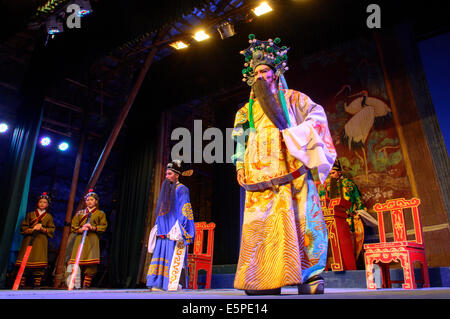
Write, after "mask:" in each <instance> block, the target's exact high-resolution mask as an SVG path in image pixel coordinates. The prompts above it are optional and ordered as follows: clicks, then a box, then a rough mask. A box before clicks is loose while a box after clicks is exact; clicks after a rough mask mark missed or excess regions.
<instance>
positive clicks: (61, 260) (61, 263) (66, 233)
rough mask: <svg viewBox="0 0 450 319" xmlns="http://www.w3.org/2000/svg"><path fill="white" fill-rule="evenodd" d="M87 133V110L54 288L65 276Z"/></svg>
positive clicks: (57, 286) (59, 284) (58, 285)
mask: <svg viewBox="0 0 450 319" xmlns="http://www.w3.org/2000/svg"><path fill="white" fill-rule="evenodd" d="M86 135H87V112H85V114H84V120H83V127H82V129H81V138H80V143H79V145H78V153H77V157H76V160H75V167H74V169H73V176H72V185H71V186H70V193H69V201H68V202H67V209H66V218H65V222H64V228H63V234H62V238H61V245H60V246H59V253H58V259H57V264H56V272H55V282H54V284H53V287H54V288H59V287H60V286H61V280H62V276H63V274H62V269H63V267H64V255H65V251H66V246H67V240H68V237H69V232H70V223H71V221H72V211H73V206H74V203H75V195H76V192H77V185H78V178H79V176H80V166H81V160H82V157H83V149H84V144H85V142H86Z"/></svg>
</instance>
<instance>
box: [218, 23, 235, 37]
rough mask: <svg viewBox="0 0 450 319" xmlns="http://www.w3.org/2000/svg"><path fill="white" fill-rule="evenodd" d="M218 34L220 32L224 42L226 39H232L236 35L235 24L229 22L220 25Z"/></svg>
mask: <svg viewBox="0 0 450 319" xmlns="http://www.w3.org/2000/svg"><path fill="white" fill-rule="evenodd" d="M217 32H219V34H220V37H221V38H222V40H223V39H225V38H229V37H232V36H233V35H235V34H236V32H234V26H233V24H231V22H229V21H226V22H224V23H222V24H219V25H218V26H217Z"/></svg>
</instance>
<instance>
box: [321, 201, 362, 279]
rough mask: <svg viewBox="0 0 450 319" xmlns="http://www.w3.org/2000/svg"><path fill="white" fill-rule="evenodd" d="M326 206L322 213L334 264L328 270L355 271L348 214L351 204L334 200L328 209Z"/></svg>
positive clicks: (323, 207)
mask: <svg viewBox="0 0 450 319" xmlns="http://www.w3.org/2000/svg"><path fill="white" fill-rule="evenodd" d="M324 204H325V203H322V211H323V214H324V218H325V224H326V225H327V230H328V243H329V246H330V251H331V255H332V256H331V257H332V258H331V259H332V262H331V263H329V265H327V268H328V267H329V266H331V270H332V271H342V270H355V269H356V262H355V256H354V254H353V243H352V239H351V234H350V227H349V226H348V223H347V213H346V210H347V209H348V208H349V207H350V205H349V202H347V201H345V200H342V199H341V198H333V199H331V200H330V201H329V203H328V207H326V205H324Z"/></svg>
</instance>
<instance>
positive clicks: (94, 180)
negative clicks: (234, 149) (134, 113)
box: [78, 25, 168, 207]
mask: <svg viewBox="0 0 450 319" xmlns="http://www.w3.org/2000/svg"><path fill="white" fill-rule="evenodd" d="M167 29H168V26H167V25H165V26H164V27H163V28H162V29H161V30H160V31H159V32H158V34H157V35H156V38H155V40H154V41H153V42H158V41H159V40H160V39H162V38H163V36H164V35H165V33H166V31H167ZM156 52H158V47H156V46H154V47H153V48H152V49H151V50H150V52H149V54H148V55H147V58H146V59H145V62H144V65H143V67H142V69H141V71H140V72H139V76H138V78H137V80H136V83H135V84H134V85H133V88H132V90H131V93H130V95H129V96H128V99H127V101H126V103H125V105H124V106H123V108H122V111H121V112H120V115H119V117H118V118H117V121H116V123H115V125H114V127H113V130H112V132H111V134H110V136H109V138H108V141H107V142H106V145H105V147H104V148H103V151H102V153H101V154H100V157H99V159H98V161H97V164H96V165H95V168H94V171H93V172H92V175H91V177H90V179H89V182H88V185H87V186H86V189H85V192H84V193H85V194H86V193H87V192H88V191H89V189H90V188H94V186H95V184H96V183H97V181H98V178H99V176H100V174H101V172H102V170H103V167H104V166H105V163H106V160H107V159H108V157H109V154H110V152H111V149H112V148H113V146H114V143H115V142H116V139H117V137H118V135H119V133H120V130H121V129H122V126H123V123H124V122H125V119H126V118H127V115H128V112H129V111H130V109H131V106H132V105H133V103H134V100H135V99H136V96H137V94H138V92H139V89H140V88H141V85H142V82H144V79H145V76H146V75H147V72H148V69H149V68H150V65H151V64H152V62H153V58H154V57H155V54H156ZM81 204H82V203H80V204H79V205H78V206H79V207H81Z"/></svg>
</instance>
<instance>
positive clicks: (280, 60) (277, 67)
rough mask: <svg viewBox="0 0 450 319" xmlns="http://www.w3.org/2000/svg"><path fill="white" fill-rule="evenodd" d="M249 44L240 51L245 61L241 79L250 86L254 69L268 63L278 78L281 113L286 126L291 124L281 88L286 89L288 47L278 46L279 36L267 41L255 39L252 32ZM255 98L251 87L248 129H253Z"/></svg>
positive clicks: (252, 81)
mask: <svg viewBox="0 0 450 319" xmlns="http://www.w3.org/2000/svg"><path fill="white" fill-rule="evenodd" d="M248 38H249V40H248V42H249V43H250V46H249V47H248V48H247V49H245V50H243V51H241V52H240V53H241V54H242V55H244V58H245V63H244V67H245V68H244V69H242V75H243V76H244V78H243V79H242V81H244V82H247V84H248V85H249V86H252V85H253V83H254V82H255V69H256V67H257V66H258V65H261V64H264V65H268V66H269V67H271V68H272V69H273V70H274V71H275V75H277V76H278V77H279V79H280V81H279V87H278V89H279V90H278V95H279V97H280V102H281V106H282V108H283V113H284V116H285V118H286V121H287V123H288V126H291V123H290V120H289V114H288V111H287V106H286V101H285V98H284V93H283V91H282V89H286V90H287V89H288V86H287V84H286V79H285V78H284V75H283V74H284V72H286V71H287V70H288V69H289V68H288V67H287V51H288V50H289V48H288V47H286V46H282V47H279V46H278V45H279V44H280V42H281V40H280V38H275V39H274V40H272V39H269V40H267V41H261V40H257V39H256V37H255V35H254V34H250V35H249V36H248ZM254 100H255V96H254V93H253V89H252V91H251V92H250V99H249V101H248V102H249V106H248V110H249V111H248V112H249V125H250V129H254V128H255V126H254V122H253V103H254Z"/></svg>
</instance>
